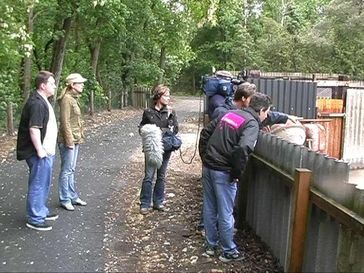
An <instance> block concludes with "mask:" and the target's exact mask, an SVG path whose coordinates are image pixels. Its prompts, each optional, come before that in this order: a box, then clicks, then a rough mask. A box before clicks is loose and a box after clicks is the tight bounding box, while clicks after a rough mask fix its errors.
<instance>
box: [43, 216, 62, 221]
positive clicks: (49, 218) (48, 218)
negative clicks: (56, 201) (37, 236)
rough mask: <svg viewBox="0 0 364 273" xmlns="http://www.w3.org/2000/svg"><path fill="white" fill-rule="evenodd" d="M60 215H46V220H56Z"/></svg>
mask: <svg viewBox="0 0 364 273" xmlns="http://www.w3.org/2000/svg"><path fill="white" fill-rule="evenodd" d="M58 217H59V216H58V215H57V216H53V217H46V218H45V220H46V221H56V220H57V219H58Z"/></svg>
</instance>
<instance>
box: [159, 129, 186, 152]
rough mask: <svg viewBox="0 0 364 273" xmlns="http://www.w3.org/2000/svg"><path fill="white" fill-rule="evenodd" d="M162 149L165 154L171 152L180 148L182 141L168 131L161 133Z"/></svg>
mask: <svg viewBox="0 0 364 273" xmlns="http://www.w3.org/2000/svg"><path fill="white" fill-rule="evenodd" d="M162 142H163V148H164V151H165V152H173V151H176V150H178V149H179V148H181V145H182V140H181V138H180V137H179V136H177V135H176V134H174V133H173V132H171V131H170V130H168V131H166V132H164V133H163V136H162Z"/></svg>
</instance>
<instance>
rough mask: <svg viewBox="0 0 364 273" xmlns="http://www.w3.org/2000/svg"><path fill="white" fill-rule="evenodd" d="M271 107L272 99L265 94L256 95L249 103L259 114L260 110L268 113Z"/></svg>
mask: <svg viewBox="0 0 364 273" xmlns="http://www.w3.org/2000/svg"><path fill="white" fill-rule="evenodd" d="M271 105H272V100H271V98H270V97H269V96H268V95H266V94H263V93H255V94H254V95H253V96H252V99H251V100H250V103H249V106H250V107H251V108H253V109H254V111H256V112H258V113H259V112H260V110H263V111H267V110H268V108H269V107H270V106H271Z"/></svg>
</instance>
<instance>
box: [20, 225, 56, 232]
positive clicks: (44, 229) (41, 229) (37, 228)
mask: <svg viewBox="0 0 364 273" xmlns="http://www.w3.org/2000/svg"><path fill="white" fill-rule="evenodd" d="M26 226H27V227H28V228H30V229H34V230H38V231H49V230H52V227H43V228H42V227H36V226H33V225H31V224H29V223H26Z"/></svg>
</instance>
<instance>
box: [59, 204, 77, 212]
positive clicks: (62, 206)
mask: <svg viewBox="0 0 364 273" xmlns="http://www.w3.org/2000/svg"><path fill="white" fill-rule="evenodd" d="M61 208H64V209H65V210H68V211H74V210H75V208H72V209H71V208H70V209H68V208H66V206H64V205H61Z"/></svg>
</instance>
